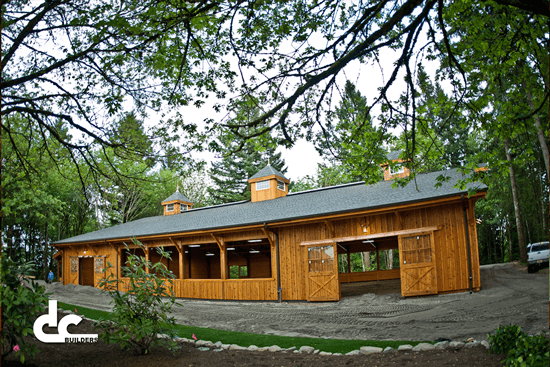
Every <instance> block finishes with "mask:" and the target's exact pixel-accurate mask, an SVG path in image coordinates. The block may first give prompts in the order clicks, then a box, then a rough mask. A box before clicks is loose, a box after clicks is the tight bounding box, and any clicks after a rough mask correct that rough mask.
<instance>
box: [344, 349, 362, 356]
mask: <svg viewBox="0 0 550 367" xmlns="http://www.w3.org/2000/svg"><path fill="white" fill-rule="evenodd" d="M359 354H361V352H359V351H358V350H352V351H351V352H349V353H346V355H347V356H357V355H359Z"/></svg>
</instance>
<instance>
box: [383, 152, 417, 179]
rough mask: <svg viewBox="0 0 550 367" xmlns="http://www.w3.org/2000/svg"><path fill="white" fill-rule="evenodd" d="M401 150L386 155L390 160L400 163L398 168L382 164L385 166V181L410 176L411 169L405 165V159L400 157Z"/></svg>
mask: <svg viewBox="0 0 550 367" xmlns="http://www.w3.org/2000/svg"><path fill="white" fill-rule="evenodd" d="M401 152H402V151H401V150H398V151H395V152H390V153H388V155H387V156H386V158H387V159H388V162H392V163H400V164H399V165H398V166H397V168H393V169H392V168H391V167H390V166H389V165H388V164H385V165H384V164H382V165H381V166H382V167H383V168H384V181H389V180H393V179H394V178H404V177H409V175H410V174H411V171H410V170H409V169H408V168H407V167H406V166H405V164H404V163H405V162H406V160H405V159H402V158H400V155H401Z"/></svg>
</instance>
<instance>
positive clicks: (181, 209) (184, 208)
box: [180, 204, 189, 213]
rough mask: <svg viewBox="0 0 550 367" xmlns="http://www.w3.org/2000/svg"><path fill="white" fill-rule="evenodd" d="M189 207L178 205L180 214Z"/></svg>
mask: <svg viewBox="0 0 550 367" xmlns="http://www.w3.org/2000/svg"><path fill="white" fill-rule="evenodd" d="M188 209H189V207H188V206H187V205H186V204H180V213H183V212H184V211H186V210H188Z"/></svg>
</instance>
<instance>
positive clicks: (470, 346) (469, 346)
mask: <svg viewBox="0 0 550 367" xmlns="http://www.w3.org/2000/svg"><path fill="white" fill-rule="evenodd" d="M478 345H481V342H480V341H478V340H474V341H472V342H468V343H466V345H465V346H464V348H466V349H470V348H473V347H477V346H478Z"/></svg>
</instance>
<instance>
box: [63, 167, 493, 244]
mask: <svg viewBox="0 0 550 367" xmlns="http://www.w3.org/2000/svg"><path fill="white" fill-rule="evenodd" d="M440 175H444V176H446V177H449V180H448V181H447V182H444V183H443V184H442V186H441V187H439V188H435V187H434V185H435V183H436V178H437V177H438V176H440ZM464 178H465V177H464V176H463V175H462V174H461V173H459V172H457V170H449V171H440V172H432V173H427V174H422V175H418V176H416V179H415V180H413V181H411V182H409V183H408V185H407V186H405V187H400V188H395V189H394V188H392V183H393V181H382V182H378V183H376V184H374V185H369V186H367V185H365V184H364V183H362V182H359V183H354V184H347V185H341V186H334V187H328V188H323V189H316V190H309V191H303V192H298V193H293V194H288V195H287V196H284V197H281V198H277V199H273V200H266V201H260V202H255V203H252V202H250V201H241V202H237V203H231V204H224V205H217V206H211V207H206V208H197V209H192V210H188V211H185V212H184V213H181V214H175V215H169V216H157V217H149V218H144V219H139V220H136V221H133V222H129V223H124V224H119V225H116V226H113V227H110V228H105V229H102V230H99V231H95V232H90V233H86V234H83V235H80V236H76V237H72V238H67V239H64V240H61V241H58V242H56V244H63V243H77V242H87V241H101V240H113V239H120V238H130V237H134V236H136V237H139V236H146V235H165V234H171V233H185V232H189V231H197V230H213V229H219V228H229V227H238V226H246V225H254V224H262V223H264V222H265V223H271V222H280V221H286V220H292V219H299V218H314V217H318V216H321V215H330V214H338V213H348V212H354V211H359V210H365V209H374V208H383V207H392V206H395V205H398V204H407V203H415V202H422V201H430V200H434V199H440V198H444V197H451V196H457V195H460V194H463V193H464V194H465V193H467V191H468V189H469V188H472V189H477V190H479V191H485V190H487V187H486V186H485V185H483V184H479V183H475V184H468V185H467V187H466V189H465V190H459V189H456V188H454V187H453V186H454V185H455V184H456V183H457V182H458V180H460V179H464Z"/></svg>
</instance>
